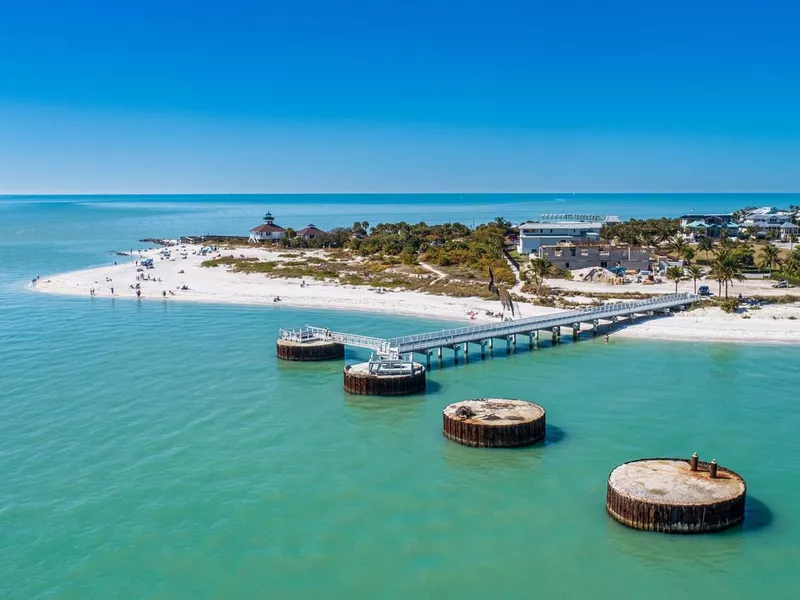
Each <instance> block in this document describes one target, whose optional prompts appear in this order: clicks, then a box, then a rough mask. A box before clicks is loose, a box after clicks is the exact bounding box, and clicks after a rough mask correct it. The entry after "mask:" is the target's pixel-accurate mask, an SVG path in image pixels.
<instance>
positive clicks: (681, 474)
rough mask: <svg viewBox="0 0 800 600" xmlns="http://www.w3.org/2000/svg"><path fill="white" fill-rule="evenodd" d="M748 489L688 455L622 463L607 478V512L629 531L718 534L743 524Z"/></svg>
mask: <svg viewBox="0 0 800 600" xmlns="http://www.w3.org/2000/svg"><path fill="white" fill-rule="evenodd" d="M746 491H747V486H746V484H745V482H744V479H742V478H741V477H740V476H739V475H738V474H737V473H735V472H733V471H731V470H728V469H725V468H723V467H719V466H718V465H717V464H716V461H714V460H712V461H711V462H710V463H704V462H700V461H698V460H697V455H696V454H694V455H692V457H691V459H690V460H688V461H687V460H685V459H679V458H646V459H641V460H635V461H631V462H627V463H624V464H622V465H620V466H618V467H616V468H615V469H614V470H613V471H611V473H610V474H609V476H608V490H607V493H606V510H607V511H608V513H609V515H611V517H613V518H614V519H616V520H617V521H619V522H620V523H622V524H623V525H627V526H628V527H632V528H634V529H642V530H646V531H659V532H663V533H704V532H711V531H719V530H720V529H725V528H726V527H730V526H732V525H736V524H738V523H741V522H742V521H743V520H744V508H745V495H746Z"/></svg>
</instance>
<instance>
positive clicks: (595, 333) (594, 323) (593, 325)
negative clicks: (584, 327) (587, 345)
mask: <svg viewBox="0 0 800 600" xmlns="http://www.w3.org/2000/svg"><path fill="white" fill-rule="evenodd" d="M599 325H600V321H598V320H597V319H595V320H594V321H592V335H593V336H596V335H597V327H598V326H599Z"/></svg>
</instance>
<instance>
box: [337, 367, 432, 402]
mask: <svg viewBox="0 0 800 600" xmlns="http://www.w3.org/2000/svg"><path fill="white" fill-rule="evenodd" d="M407 364H408V365H409V369H408V371H407V372H405V373H397V374H383V373H381V374H377V373H374V372H370V368H369V365H370V363H360V364H356V365H347V366H346V367H345V368H344V390H345V391H346V392H349V393H351V394H359V395H363V396H406V395H408V394H416V393H419V392H424V391H425V387H426V374H425V366H424V365H421V364H420V363H407Z"/></svg>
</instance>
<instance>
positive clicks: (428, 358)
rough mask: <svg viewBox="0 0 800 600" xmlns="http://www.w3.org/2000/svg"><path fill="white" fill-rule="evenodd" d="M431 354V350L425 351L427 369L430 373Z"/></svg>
mask: <svg viewBox="0 0 800 600" xmlns="http://www.w3.org/2000/svg"><path fill="white" fill-rule="evenodd" d="M431 354H432V352H431V351H430V350H425V367H426V368H427V369H428V370H429V371H430V370H431Z"/></svg>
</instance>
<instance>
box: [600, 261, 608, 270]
mask: <svg viewBox="0 0 800 600" xmlns="http://www.w3.org/2000/svg"><path fill="white" fill-rule="evenodd" d="M600 268H601V269H607V268H608V261H607V260H601V261H600Z"/></svg>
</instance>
